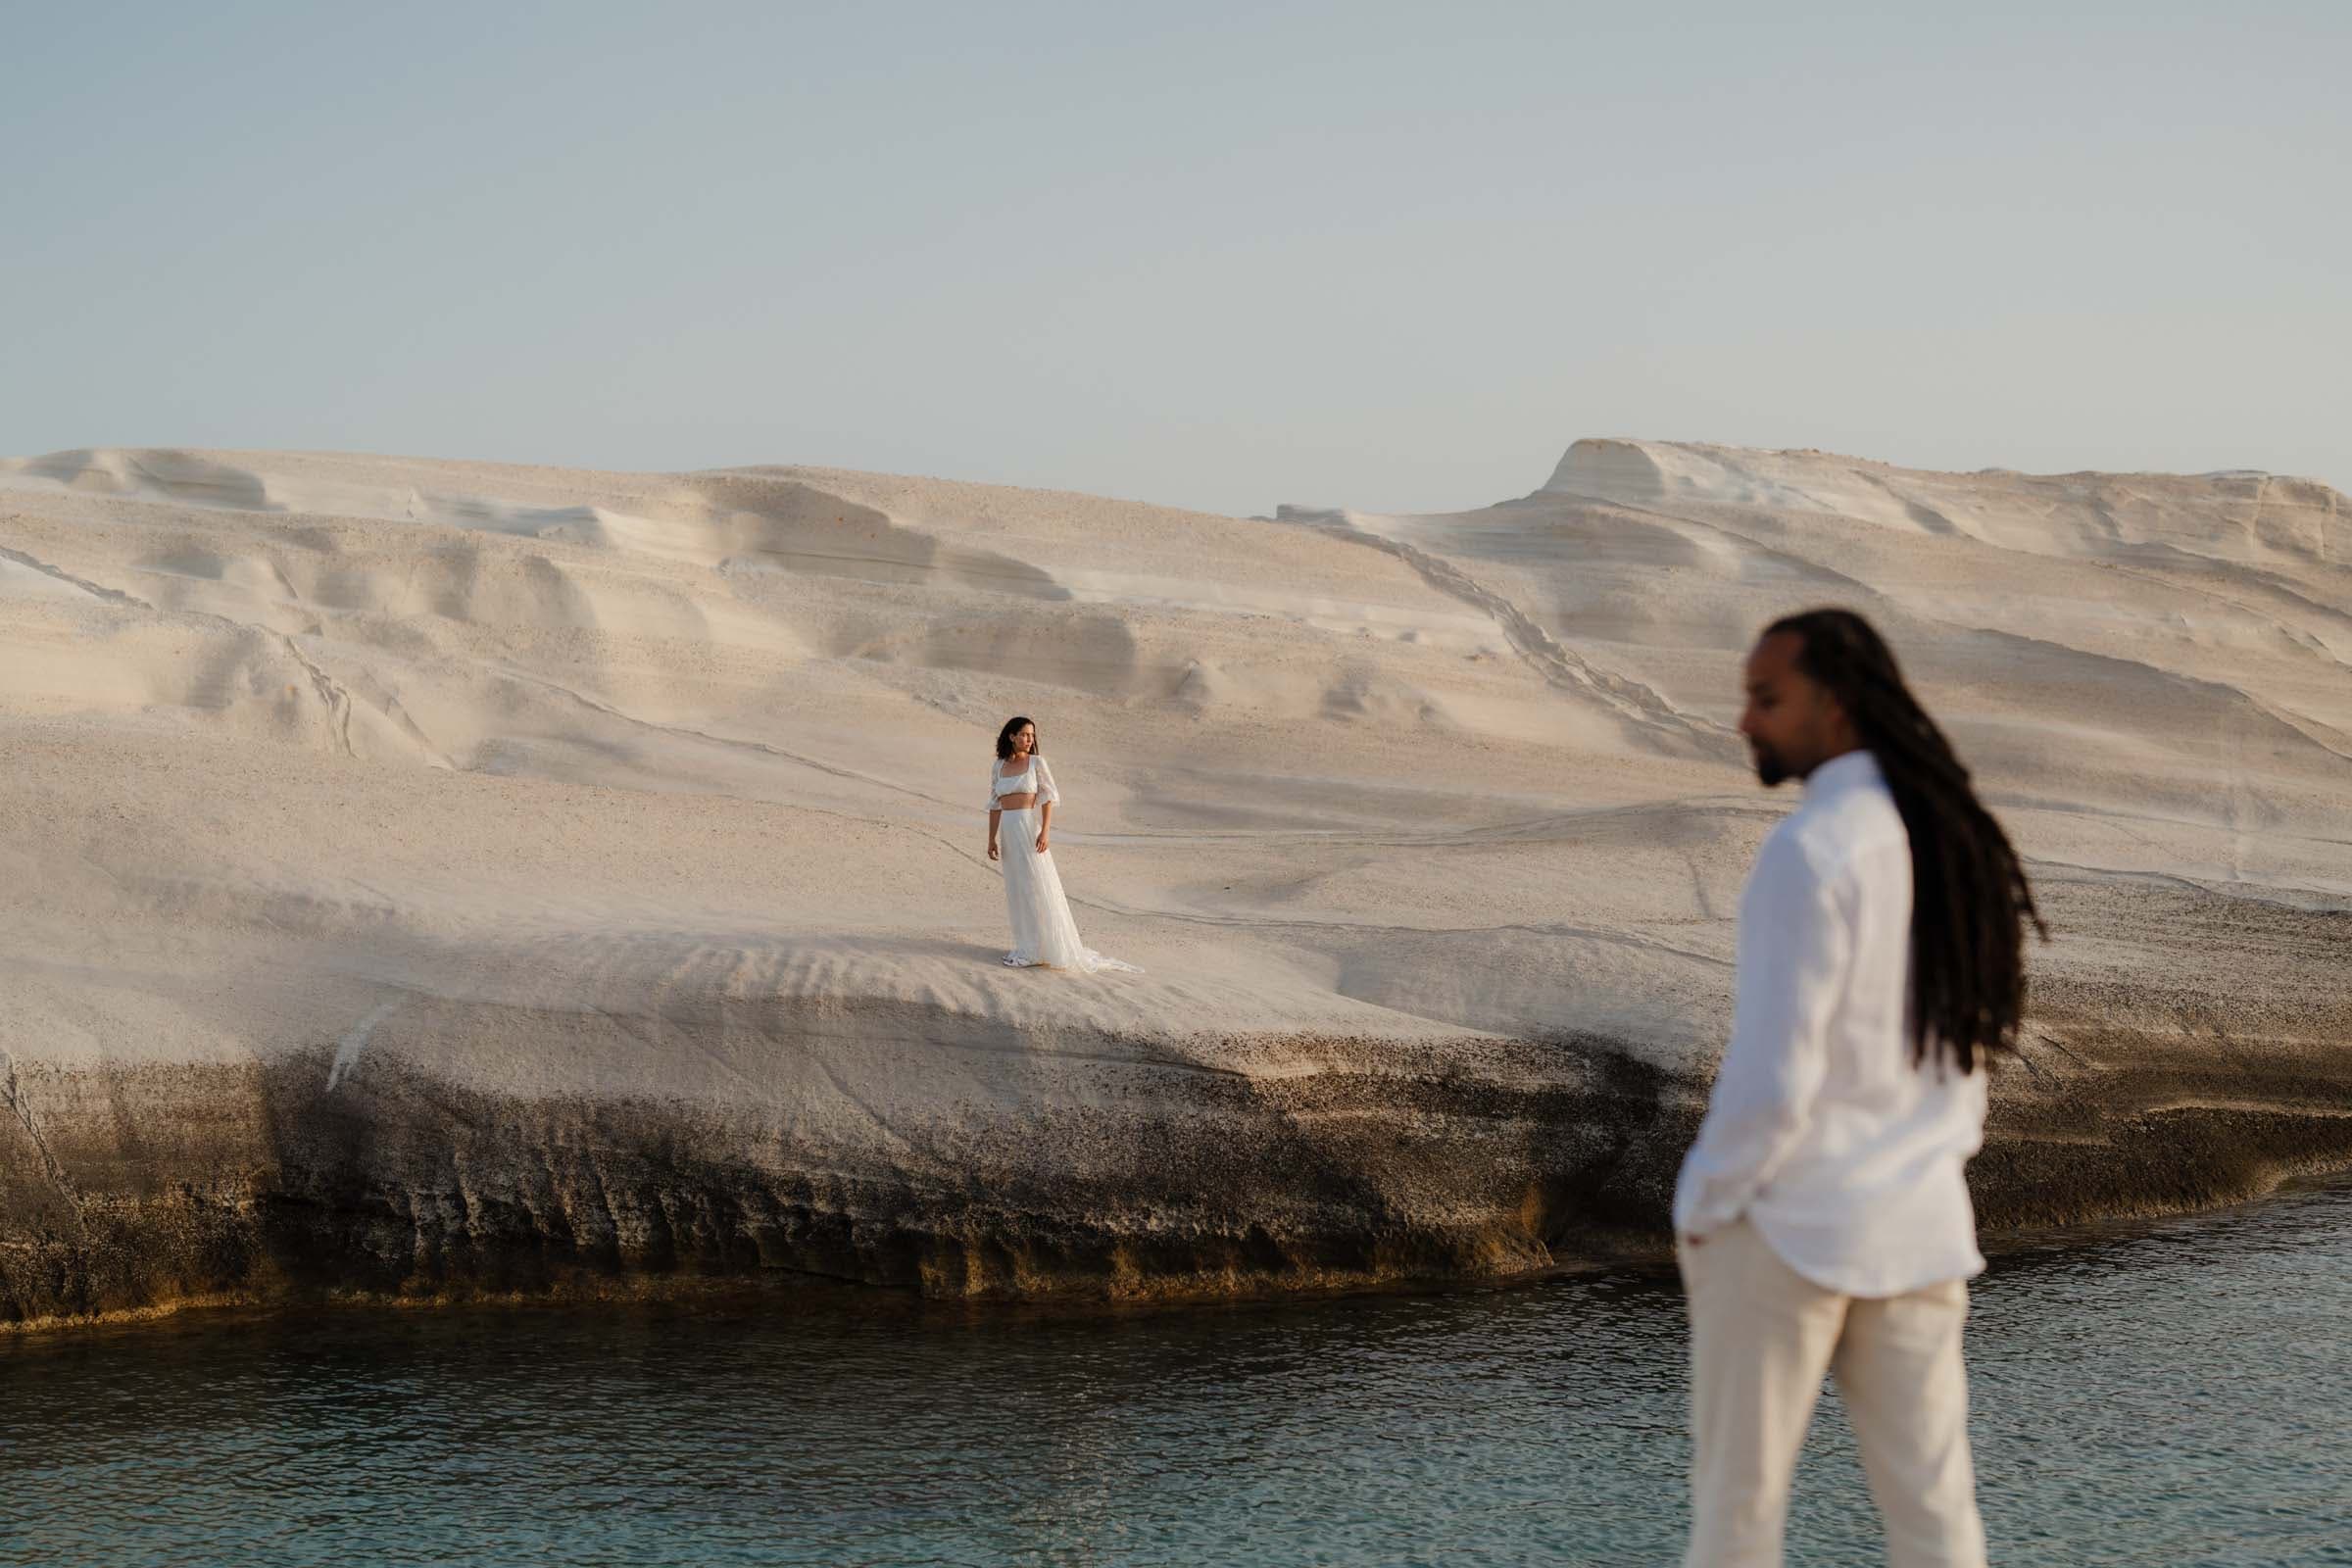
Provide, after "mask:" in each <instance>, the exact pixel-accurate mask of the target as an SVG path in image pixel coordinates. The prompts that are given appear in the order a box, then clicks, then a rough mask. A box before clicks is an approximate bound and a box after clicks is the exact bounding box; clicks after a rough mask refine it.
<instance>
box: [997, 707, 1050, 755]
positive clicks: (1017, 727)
mask: <svg viewBox="0 0 2352 1568" xmlns="http://www.w3.org/2000/svg"><path fill="white" fill-rule="evenodd" d="M1030 722H1031V720H1029V719H1026V718H1023V717H1022V716H1021V715H1020V714H1018V713H1015V714H1013V715H1012V717H1010V718H1008V719H1006V720H1005V727H1004V728H1003V729H1001V730H999V731H997V759H998V760H1000V761H1002V760H1004V759H1005V758H1007V757H1010V756H1011V755H1012V738H1013V737H1014V736H1015V735H1018V734H1019V733H1020V732H1021V726H1022V725H1023V724H1027V723H1030ZM1029 750H1030V751H1031V752H1033V753H1034V752H1042V751H1044V750H1045V748H1044V747H1043V746H1034V745H1033V746H1031V747H1030V748H1029Z"/></svg>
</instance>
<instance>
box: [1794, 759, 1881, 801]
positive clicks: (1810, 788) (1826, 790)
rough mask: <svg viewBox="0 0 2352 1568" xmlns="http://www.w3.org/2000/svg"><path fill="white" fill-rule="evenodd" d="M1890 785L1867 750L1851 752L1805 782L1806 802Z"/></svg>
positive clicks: (1822, 766) (1814, 773) (1827, 762)
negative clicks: (1875, 786) (1870, 785)
mask: <svg viewBox="0 0 2352 1568" xmlns="http://www.w3.org/2000/svg"><path fill="white" fill-rule="evenodd" d="M1886 783H1887V774H1886V772H1885V771H1884V770H1883V769H1882V768H1881V767H1880V766H1879V760H1878V759H1877V758H1876V757H1873V756H1872V755H1871V753H1870V748H1868V747H1867V746H1866V747H1862V748H1860V749H1859V750H1856V751H1851V752H1848V753H1846V754H1845V755H1844V756H1843V757H1834V758H1832V759H1831V760H1828V761H1826V762H1824V763H1822V764H1821V765H1820V766H1819V767H1817V768H1815V769H1814V770H1813V772H1812V774H1811V776H1810V777H1808V778H1807V779H1806V780H1805V799H1807V800H1809V801H1811V800H1819V799H1822V798H1823V797H1825V796H1830V795H1842V794H1843V793H1845V792H1846V791H1847V790H1850V789H1853V788H1855V787H1857V786H1859V785H1868V784H1876V785H1879V786H1881V787H1882V788H1884V787H1885V785H1886Z"/></svg>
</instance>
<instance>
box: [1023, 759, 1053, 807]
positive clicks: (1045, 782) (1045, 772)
mask: <svg viewBox="0 0 2352 1568" xmlns="http://www.w3.org/2000/svg"><path fill="white" fill-rule="evenodd" d="M1030 765H1031V766H1032V767H1035V768H1036V769H1037V804H1038V805H1040V806H1058V805H1060V804H1061V791H1059V790H1057V789H1055V788H1054V770H1053V769H1052V768H1050V767H1048V766H1047V765H1046V760H1045V759H1044V758H1042V757H1040V758H1036V759H1034V760H1032V761H1031V763H1030Z"/></svg>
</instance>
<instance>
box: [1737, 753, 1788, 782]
mask: <svg viewBox="0 0 2352 1568" xmlns="http://www.w3.org/2000/svg"><path fill="white" fill-rule="evenodd" d="M1747 750H1748V755H1749V756H1751V757H1753V758H1754V759H1755V761H1756V777H1758V778H1760V779H1762V780H1763V781H1764V787H1765V788H1766V789H1772V788H1774V787H1776V786H1778V785H1780V784H1782V783H1784V782H1786V781H1787V779H1788V777H1789V765H1788V764H1787V763H1786V762H1783V761H1782V760H1781V754H1780V753H1778V752H1776V751H1774V750H1773V749H1772V748H1771V747H1769V746H1765V745H1761V744H1754V743H1751V744H1750V745H1749V747H1748V749H1747Z"/></svg>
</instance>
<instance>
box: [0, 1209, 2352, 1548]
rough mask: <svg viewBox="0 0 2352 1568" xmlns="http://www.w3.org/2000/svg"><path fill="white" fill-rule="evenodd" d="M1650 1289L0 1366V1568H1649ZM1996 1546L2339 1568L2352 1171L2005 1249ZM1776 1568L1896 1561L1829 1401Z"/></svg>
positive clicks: (586, 1320)
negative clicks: (1577, 1567) (2281, 1191)
mask: <svg viewBox="0 0 2352 1568" xmlns="http://www.w3.org/2000/svg"><path fill="white" fill-rule="evenodd" d="M1683 1358H1684V1323H1683V1315H1682V1307H1681V1301H1680V1298H1679V1297H1678V1295H1677V1294H1676V1291H1675V1288H1674V1281H1673V1278H1672V1276H1671V1274H1665V1275H1661V1274H1657V1273H1644V1272H1619V1273H1607V1274H1598V1275H1593V1276H1588V1277H1581V1278H1573V1279H1562V1280H1556V1281H1552V1282H1549V1283H1545V1284H1541V1285H1534V1286H1526V1287H1520V1288H1515V1289H1509V1290H1499V1291H1484V1292H1474V1293H1454V1294H1448V1295H1435V1296H1392V1297H1359V1298H1350V1299H1327V1300H1318V1301H1311V1302H1296V1303H1288V1304H1257V1305H1238V1306H1222V1307H1211V1308H1192V1309H1185V1310H1168V1311H1157V1312H1151V1313H1123V1314H1104V1313H1099V1312H1097V1313H1078V1314H1071V1313H1052V1312H1041V1311H1034V1310H1005V1309H1002V1308H995V1309H988V1310H973V1309H967V1308H960V1307H953V1306H941V1305H936V1304H925V1303H921V1302H916V1301H911V1300H908V1299H904V1298H900V1297H896V1296H892V1295H889V1294H886V1293H879V1292H871V1291H863V1290H856V1289H849V1288H839V1287H835V1288H815V1287H812V1288H809V1289H806V1290H791V1291H782V1292H777V1293H773V1294H771V1295H766V1296H763V1297H761V1298H760V1299H757V1300H740V1299H739V1300H735V1301H732V1302H730V1303H729V1304H725V1305H712V1304H710V1303H704V1304H701V1305H695V1306H684V1305H670V1306H635V1307H613V1306H605V1307H575V1308H571V1309H565V1310H556V1309H545V1308H468V1309H455V1310H449V1309H443V1310H397V1309H382V1308H343V1309H336V1310H330V1311H312V1312H301V1313H291V1314H278V1315H260V1314H253V1313H239V1312H227V1313H221V1312H215V1313H190V1314H184V1315H182V1316H180V1317H178V1318H173V1319H168V1320H164V1321H161V1322H157V1323H151V1324H143V1325H133V1326H126V1327H122V1328H105V1329H99V1330H93V1331H80V1332H73V1333H63V1334H42V1335H32V1336H16V1337H14V1338H0V1564H7V1565H11V1568H13V1565H16V1564H26V1565H32V1564H39V1565H44V1568H81V1565H92V1568H96V1565H105V1568H125V1565H132V1564H157V1565H171V1568H202V1565H210V1564H221V1565H223V1568H227V1565H252V1568H275V1565H293V1564H306V1565H309V1564H319V1565H329V1564H331V1565H335V1568H372V1565H376V1564H406V1563H465V1564H516V1565H524V1564H532V1565H536V1564H615V1565H624V1564H625V1565H628V1568H648V1565H659V1564H673V1563H674V1564H692V1565H697V1568H704V1565H710V1568H716V1565H724V1564H739V1563H740V1564H751V1563H760V1564H775V1563H821V1564H828V1565H846V1564H865V1563H870V1564H894V1565H896V1564H963V1563H972V1564H981V1563H1039V1564H1105V1565H1107V1564H1147V1563H1149V1564H1179V1565H1189V1564H1269V1565H1270V1564H1286V1565H1287V1564H1305V1563H1335V1564H1392V1563H1394V1564H1406V1563H1428V1564H1445V1565H1448V1568H1461V1565H1469V1564H1490V1563H1492V1564H1503V1563H1509V1564H1521V1563H1604V1564H1617V1563H1626V1564H1637V1563H1646V1564H1665V1563H1671V1562H1674V1561H1676V1560H1678V1557H1679V1552H1680V1547H1681V1538H1682V1533H1683V1529H1684V1526H1685V1522H1686V1519H1687V1517H1688V1515H1687V1507H1686V1502H1685V1495H1684V1490H1683V1489H1684V1479H1683V1477H1684V1462H1685V1457H1686V1452H1687V1450H1686V1440H1685V1436H1684V1425H1683V1423H1684V1415H1685V1395H1684V1389H1683ZM1969 1366H1970V1373H1971V1378H1972V1397H1973V1417H1972V1430H1973V1432H1974V1435H1975V1441H1976V1451H1977V1462H1978V1470H1979V1475H1980V1491H1981V1496H1982V1500H1983V1504H1984V1508H1985V1518H1986V1525H1987V1528H1988V1530H1989V1532H1990V1535H1991V1538H1992V1554H1993V1561H1995V1562H1996V1563H2001V1564H2008V1565H2019V1564H2052V1565H2064V1568H2092V1565H2099V1564H2149V1565H2164V1568H2188V1565H2192V1564H2263V1565H2266V1568H2272V1565H2278V1564H2303V1563H2310V1564H2322V1563H2347V1564H2352V1421H2348V1419H2347V1414H2346V1412H2347V1411H2348V1410H2352V1185H2342V1184H2338V1185H2332V1186H2328V1187H2324V1188H2314V1189H2308V1190H2304V1191H2299V1192H2294V1193H2289V1194H2285V1195H2281V1196H2279V1197H2277V1198H2273V1199H2271V1200H2268V1201H2264V1202H2262V1203H2259V1204H2254V1205H2251V1206H2247V1207H2243V1208H2238V1209H2233V1210H2229V1211H2226V1212H2220V1213H2214V1214H2208V1215H2204V1216H2200V1217H2196V1218H2192V1219H2181V1220H2175V1221H2168V1222H2162V1223H2157V1224H2152V1225H2146V1226H2141V1227H2136V1228H2132V1229H2130V1230H2125V1231H2109V1232H2105V1233H2100V1234H2095V1235H2082V1234H2077V1235H2074V1236H2070V1237H2067V1238H2063V1239H2052V1240H2050V1241H2049V1242H2047V1243H2044V1244H2039V1245H2034V1246H2031V1247H2021V1248H2013V1249H2012V1250H2006V1251H2004V1252H2002V1253H2000V1254H1999V1255H1998V1256H1997V1257H1996V1258H1995V1261H1994V1266H1993V1268H1992V1270H1991V1272H1990V1273H1988V1274H1987V1275H1986V1276H1985V1278H1984V1279H1983V1280H1981V1281H1979V1282H1978V1284H1977V1287H1976V1293H1975V1307H1974V1314H1973V1316H1972V1319H1971V1324H1970V1331H1969ZM1789 1560H1790V1561H1791V1562H1792V1563H1803V1564H1848V1563H1852V1564H1863V1563H1875V1562H1878V1561H1880V1560H1881V1550H1880V1546H1879V1534H1878V1525H1877V1522H1876V1519H1875V1517H1874V1515H1873V1513H1872V1510H1871V1506H1870V1502H1869V1497H1868V1495H1867V1493H1866V1491H1865V1490H1864V1487H1863V1482H1862V1476H1861V1472H1860V1469H1859V1467H1858V1466H1857V1464H1856V1461H1855V1457H1854V1452H1853V1444H1852V1439H1851V1435H1850V1433H1849V1431H1848V1429H1847V1427H1846V1425H1845V1421H1844V1419H1843V1416H1842V1413H1841V1412H1840V1411H1839V1409H1838V1403H1837V1400H1836V1397H1835V1396H1834V1395H1831V1396H1828V1397H1825V1398H1824V1400H1823V1403H1822V1407H1821V1412H1820V1416H1819V1418H1818V1419H1817V1421H1816V1424H1815V1429H1814V1432H1813V1435H1812V1438H1811V1441H1810V1443H1809V1444H1808V1446H1807V1448H1806V1452H1805V1455H1804V1458H1803V1461H1802V1464H1801V1466H1800V1469H1799V1472H1798V1476H1797V1484H1796V1494H1795V1501H1794V1505H1793V1510H1792V1515H1791V1520H1790V1526H1789Z"/></svg>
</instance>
